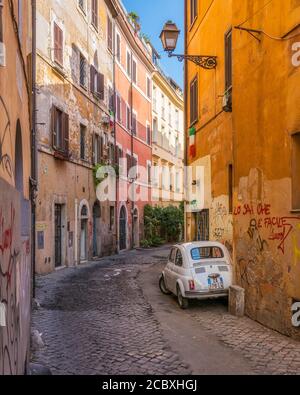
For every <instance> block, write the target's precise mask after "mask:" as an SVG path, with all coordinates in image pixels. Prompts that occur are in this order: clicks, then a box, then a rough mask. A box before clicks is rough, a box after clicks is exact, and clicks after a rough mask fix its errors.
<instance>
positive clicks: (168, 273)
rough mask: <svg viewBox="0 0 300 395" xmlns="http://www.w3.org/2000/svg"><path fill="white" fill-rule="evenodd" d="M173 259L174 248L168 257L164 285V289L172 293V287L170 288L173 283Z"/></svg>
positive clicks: (174, 255)
mask: <svg viewBox="0 0 300 395" xmlns="http://www.w3.org/2000/svg"><path fill="white" fill-rule="evenodd" d="M175 258H176V248H175V247H174V248H172V250H171V252H170V255H169V260H168V264H167V266H166V268H165V272H164V273H165V283H166V287H167V288H168V289H169V290H170V291H172V290H173V286H172V281H173V277H174V276H173V271H174V263H175Z"/></svg>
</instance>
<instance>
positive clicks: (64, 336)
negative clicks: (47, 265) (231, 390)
mask: <svg viewBox="0 0 300 395" xmlns="http://www.w3.org/2000/svg"><path fill="white" fill-rule="evenodd" d="M167 254H168V249H167V248H160V249H157V250H149V251H143V250H141V251H134V252H129V253H127V254H124V255H120V256H117V257H112V258H106V259H103V260H101V261H99V262H96V263H91V264H89V265H86V266H81V267H79V268H76V269H66V270H60V271H57V272H55V273H53V274H51V275H49V276H45V277H39V278H38V289H37V298H38V301H39V302H40V304H41V307H40V308H38V309H36V310H35V311H34V314H33V329H35V330H38V331H39V332H40V333H42V334H43V340H44V342H45V347H44V348H43V349H41V350H39V351H34V352H33V361H34V362H36V363H39V364H43V365H45V366H47V367H49V368H50V369H51V371H52V373H53V374H59V375H61V374H67V375H74V374H81V375H82V374H87V375H93V374H112V375H117V374H214V373H216V374H235V373H236V374H268V373H277V374H278V373H279V374H285V373H287V372H289V373H291V374H293V373H294V374H296V373H300V344H299V343H297V342H294V341H292V340H290V339H288V338H285V337H283V336H281V335H279V334H277V333H274V332H273V331H270V330H267V329H265V328H263V327H262V326H260V325H259V324H257V323H255V322H253V321H251V320H249V319H247V318H243V319H236V318H234V317H231V316H230V315H229V314H228V313H227V311H226V306H225V303H224V302H223V301H220V302H201V303H199V302H197V303H193V304H192V305H191V308H190V309H189V310H187V311H181V310H180V309H179V308H178V307H177V304H176V300H175V299H174V298H172V297H167V296H163V295H161V294H160V291H159V289H158V286H157V279H158V275H159V272H160V270H161V268H162V267H163V264H164V263H165V258H166V256H167ZM181 317H184V319H181Z"/></svg>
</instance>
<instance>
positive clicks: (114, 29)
mask: <svg viewBox="0 0 300 395" xmlns="http://www.w3.org/2000/svg"><path fill="white" fill-rule="evenodd" d="M114 20H115V17H114ZM113 37H114V44H113V46H114V48H113V91H114V147H115V148H114V150H115V155H114V162H115V165H119V163H118V157H119V155H118V153H117V141H118V140H117V116H116V115H117V114H116V113H117V111H116V110H117V108H116V107H117V104H116V100H117V90H116V48H115V46H116V45H115V37H116V23H114V27H113ZM115 198H116V201H115V233H116V253H118V251H119V226H118V224H119V221H118V207H119V179H118V177H116V196H115Z"/></svg>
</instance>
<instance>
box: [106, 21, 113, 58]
mask: <svg viewBox="0 0 300 395" xmlns="http://www.w3.org/2000/svg"><path fill="white" fill-rule="evenodd" d="M107 47H108V49H109V50H110V51H111V52H112V51H113V24H112V20H111V18H110V17H109V16H108V17H107Z"/></svg>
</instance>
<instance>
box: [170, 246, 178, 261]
mask: <svg viewBox="0 0 300 395" xmlns="http://www.w3.org/2000/svg"><path fill="white" fill-rule="evenodd" d="M175 259H176V248H172V250H171V253H170V257H169V261H170V262H172V263H175Z"/></svg>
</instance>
